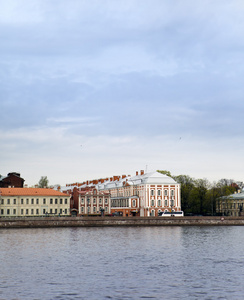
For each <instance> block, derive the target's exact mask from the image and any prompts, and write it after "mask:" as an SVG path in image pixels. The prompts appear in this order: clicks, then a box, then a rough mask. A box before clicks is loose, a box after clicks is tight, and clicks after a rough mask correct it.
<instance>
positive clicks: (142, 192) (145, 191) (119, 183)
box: [67, 171, 181, 217]
mask: <svg viewBox="0 0 244 300" xmlns="http://www.w3.org/2000/svg"><path fill="white" fill-rule="evenodd" d="M74 185H75V186H76V188H77V190H78V191H80V202H79V204H78V207H79V208H78V209H79V213H80V212H81V213H82V212H83V211H84V212H86V213H87V212H88V210H90V211H89V212H90V214H97V212H98V211H99V209H100V208H99V201H103V200H101V199H104V201H105V199H108V204H107V206H106V205H105V202H103V204H104V205H105V206H104V208H105V209H107V212H108V213H111V214H115V215H120V216H128V217H129V216H142V217H144V216H146V217H148V216H157V215H158V214H159V213H160V212H162V211H170V212H171V211H180V210H181V199H180V184H179V183H177V182H176V181H175V180H174V179H173V178H171V177H168V176H166V175H164V174H161V173H159V172H152V173H146V174H145V173H144V171H140V173H139V172H137V173H136V175H135V176H132V177H131V176H126V175H122V176H113V177H111V178H105V179H97V180H92V181H86V182H84V183H82V184H77V183H76V184H73V185H67V189H71V187H72V186H73V187H74ZM89 189H90V192H88V190H89ZM73 190H74V189H73ZM85 190H87V191H86V192H85ZM94 193H96V194H97V196H95V194H94ZM102 193H104V195H103V196H101V197H99V196H98V195H102ZM100 198H101V199H100ZM99 199H100V200H99ZM87 200H88V201H87ZM93 201H94V203H93ZM93 204H94V205H93ZM92 205H93V206H92ZM106 207H107V208H106Z"/></svg>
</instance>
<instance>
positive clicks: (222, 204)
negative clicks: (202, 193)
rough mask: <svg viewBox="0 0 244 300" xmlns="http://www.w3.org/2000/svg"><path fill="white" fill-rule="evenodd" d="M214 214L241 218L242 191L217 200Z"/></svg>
mask: <svg viewBox="0 0 244 300" xmlns="http://www.w3.org/2000/svg"><path fill="white" fill-rule="evenodd" d="M216 213H217V214H219V215H223V216H233V217H238V216H243V215H244V191H243V190H242V191H241V190H238V192H237V193H234V194H232V195H229V196H223V197H220V198H219V199H218V200H217V205H216Z"/></svg>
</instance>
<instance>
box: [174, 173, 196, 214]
mask: <svg viewBox="0 0 244 300" xmlns="http://www.w3.org/2000/svg"><path fill="white" fill-rule="evenodd" d="M173 178H174V180H175V181H176V182H178V183H180V185H181V208H182V210H183V211H185V212H186V213H187V212H192V211H191V205H190V202H191V200H190V195H191V192H192V190H193V188H194V179H193V178H191V177H190V176H188V175H178V176H174V177H173Z"/></svg>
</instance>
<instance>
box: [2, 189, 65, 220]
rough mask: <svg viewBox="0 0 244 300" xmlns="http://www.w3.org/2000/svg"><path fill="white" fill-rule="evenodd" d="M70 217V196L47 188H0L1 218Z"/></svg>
mask: <svg viewBox="0 0 244 300" xmlns="http://www.w3.org/2000/svg"><path fill="white" fill-rule="evenodd" d="M46 215H62V216H65V215H70V196H69V195H68V194H65V193H61V192H59V191H55V190H53V189H48V188H45V189H43V188H0V216H1V217H34V216H46Z"/></svg>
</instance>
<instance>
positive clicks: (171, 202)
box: [170, 197, 174, 217]
mask: <svg viewBox="0 0 244 300" xmlns="http://www.w3.org/2000/svg"><path fill="white" fill-rule="evenodd" d="M170 206H171V217H172V216H173V211H172V210H173V206H174V200H173V199H172V197H171V200H170Z"/></svg>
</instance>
